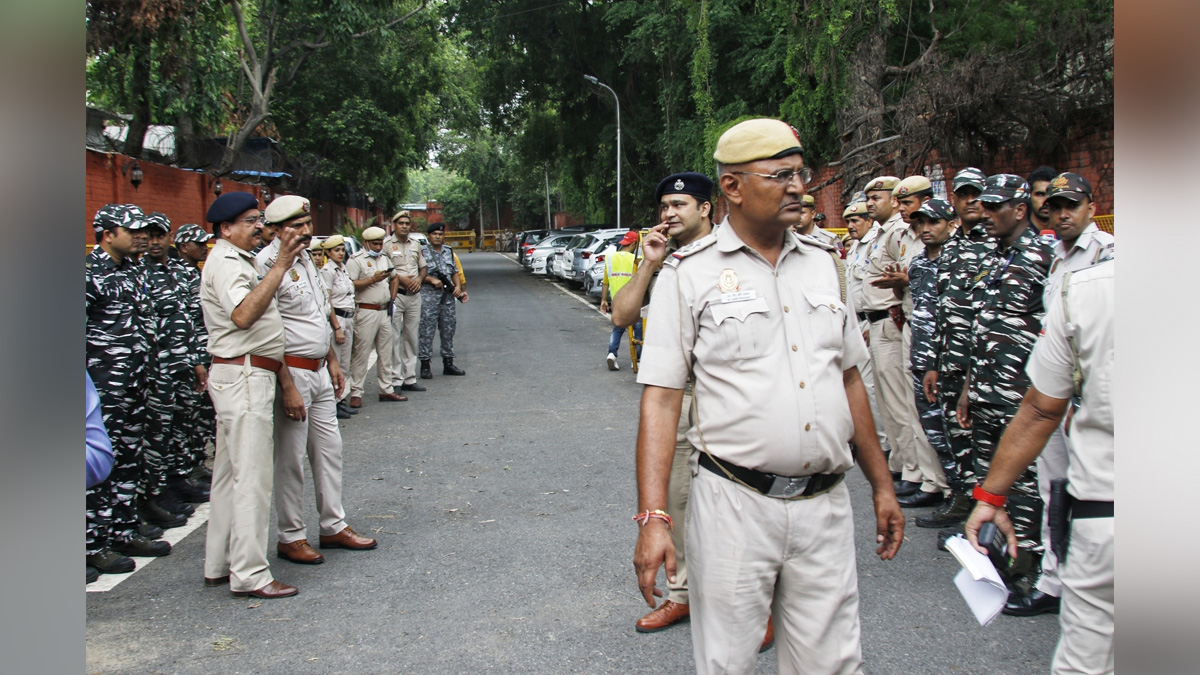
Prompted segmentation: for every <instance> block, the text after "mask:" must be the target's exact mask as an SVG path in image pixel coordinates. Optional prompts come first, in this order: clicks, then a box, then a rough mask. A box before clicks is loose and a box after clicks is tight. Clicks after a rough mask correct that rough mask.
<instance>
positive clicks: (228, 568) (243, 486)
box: [204, 359, 276, 591]
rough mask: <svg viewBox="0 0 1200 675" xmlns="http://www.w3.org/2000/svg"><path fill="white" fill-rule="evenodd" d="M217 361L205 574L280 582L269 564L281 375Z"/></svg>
mask: <svg viewBox="0 0 1200 675" xmlns="http://www.w3.org/2000/svg"><path fill="white" fill-rule="evenodd" d="M249 362H250V359H246V363H245V364H244V365H241V366H237V365H230V364H223V363H214V364H213V365H212V370H211V371H209V378H208V391H209V396H211V397H212V402H213V408H214V409H215V410H216V411H217V449H216V455H215V456H214V459H213V476H212V494H211V499H210V500H209V503H210V509H211V510H210V511H209V516H208V535H207V538H206V539H205V545H204V576H206V577H208V578H210V579H216V578H219V577H223V576H225V575H229V588H230V590H234V591H253V590H257V589H259V588H262V587H263V586H266V585H267V584H269V583H271V582H272V581H273V580H274V577H272V576H271V569H270V567H269V565H268V563H267V532H268V530H269V529H270V525H271V523H270V519H271V461H272V457H273V454H274V443H273V438H272V437H273V430H272V429H273V426H274V408H275V380H276V378H275V373H273V372H271V371H269V370H263V369H261V368H255V367H253V366H251V365H250V363H249Z"/></svg>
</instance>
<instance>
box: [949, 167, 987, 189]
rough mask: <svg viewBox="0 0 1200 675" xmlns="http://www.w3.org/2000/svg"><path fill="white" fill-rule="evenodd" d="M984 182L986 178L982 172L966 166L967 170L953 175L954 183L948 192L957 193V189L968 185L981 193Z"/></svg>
mask: <svg viewBox="0 0 1200 675" xmlns="http://www.w3.org/2000/svg"><path fill="white" fill-rule="evenodd" d="M986 182H987V176H985V175H984V173H983V172H982V171H980V170H979V169H976V168H975V167H973V166H968V167H967V168H965V169H963V170H962V171H959V172H958V173H956V174H954V183H953V186H952V187H951V188H950V191H951V192H958V188H960V187H963V186H965V185H970V186H971V187H973V188H975V189H976V190H979V191H980V192H983V184H984V183H986Z"/></svg>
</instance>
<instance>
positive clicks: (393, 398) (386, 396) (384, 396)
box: [379, 391, 408, 401]
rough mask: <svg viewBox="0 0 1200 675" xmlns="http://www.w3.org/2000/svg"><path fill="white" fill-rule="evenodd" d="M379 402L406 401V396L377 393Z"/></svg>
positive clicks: (388, 392)
mask: <svg viewBox="0 0 1200 675" xmlns="http://www.w3.org/2000/svg"><path fill="white" fill-rule="evenodd" d="M379 400H380V401H407V400H408V397H407V396H401V395H399V394H397V393H396V392H394V391H384V392H380V393H379Z"/></svg>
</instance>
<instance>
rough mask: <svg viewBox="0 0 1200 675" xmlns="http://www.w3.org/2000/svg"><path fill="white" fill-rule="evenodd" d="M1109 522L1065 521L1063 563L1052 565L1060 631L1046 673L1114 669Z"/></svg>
mask: <svg viewBox="0 0 1200 675" xmlns="http://www.w3.org/2000/svg"><path fill="white" fill-rule="evenodd" d="M1114 520H1115V519H1113V518H1077V519H1075V520H1072V521H1071V546H1070V548H1069V549H1067V561H1066V562H1065V563H1063V564H1062V565H1061V566H1060V567H1059V568H1058V572H1059V576H1060V578H1061V579H1062V587H1063V596H1062V609H1061V612H1060V615H1059V624H1060V626H1061V627H1062V633H1061V634H1060V636H1059V638H1058V647H1057V648H1056V649H1055V650H1054V662H1053V663H1052V665H1051V666H1050V672H1051V673H1052V675H1077V674H1078V675H1082V674H1084V673H1086V674H1087V675H1100V674H1101V673H1113V672H1116V666H1115V665H1114V663H1115V659H1114V655H1113V653H1114V650H1113V626H1114V624H1115V621H1116V612H1115V598H1114V595H1113V585H1114V582H1115V569H1114V564H1113V555H1114V553H1115V550H1116V538H1115V536H1114V531H1113V529H1114V528H1113V526H1114V523H1113V521H1114ZM1047 548H1049V547H1047Z"/></svg>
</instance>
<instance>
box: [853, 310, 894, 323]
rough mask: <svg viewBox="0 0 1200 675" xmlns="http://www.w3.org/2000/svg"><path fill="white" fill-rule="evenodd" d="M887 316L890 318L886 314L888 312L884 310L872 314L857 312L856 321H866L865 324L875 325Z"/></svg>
mask: <svg viewBox="0 0 1200 675" xmlns="http://www.w3.org/2000/svg"><path fill="white" fill-rule="evenodd" d="M888 316H890V315H889V314H888V310H886V309H877V310H875V311H873V312H858V320H859V321H866V322H867V323H875V322H876V321H882V320H883V319H886V318H888Z"/></svg>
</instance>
